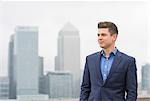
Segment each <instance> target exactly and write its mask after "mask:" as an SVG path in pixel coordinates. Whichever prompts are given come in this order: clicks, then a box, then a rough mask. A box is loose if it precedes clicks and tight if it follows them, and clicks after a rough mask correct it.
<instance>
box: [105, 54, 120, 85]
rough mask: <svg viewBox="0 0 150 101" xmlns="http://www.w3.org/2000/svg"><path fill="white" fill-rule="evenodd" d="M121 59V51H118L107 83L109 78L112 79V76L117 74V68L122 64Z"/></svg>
mask: <svg viewBox="0 0 150 101" xmlns="http://www.w3.org/2000/svg"><path fill="white" fill-rule="evenodd" d="M121 59H122V57H121V54H120V52H119V51H117V54H116V56H115V58H114V61H113V63H112V66H111V69H110V72H109V74H108V76H107V79H106V81H107V80H108V79H109V78H111V76H112V74H113V73H114V72H115V70H117V67H118V65H119V63H120V62H121ZM106 81H105V82H106Z"/></svg>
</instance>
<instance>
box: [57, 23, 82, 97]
mask: <svg viewBox="0 0 150 101" xmlns="http://www.w3.org/2000/svg"><path fill="white" fill-rule="evenodd" d="M55 70H57V71H69V72H71V74H72V75H73V88H74V89H73V96H74V97H79V89H80V38H79V31H78V30H77V28H75V27H74V26H73V25H72V24H71V23H67V24H66V25H65V26H64V27H63V28H62V29H61V30H60V32H59V36H58V55H57V56H56V57H55Z"/></svg>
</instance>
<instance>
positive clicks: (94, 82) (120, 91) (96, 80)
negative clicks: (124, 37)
mask: <svg viewBox="0 0 150 101" xmlns="http://www.w3.org/2000/svg"><path fill="white" fill-rule="evenodd" d="M100 58H101V54H100V52H97V53H94V54H92V55H89V56H87V58H86V63H85V68H84V73H83V80H82V84H81V93H80V101H136V99H137V69H136V64H135V58H133V57H130V56H128V55H126V54H124V53H121V52H119V51H117V54H116V55H115V58H114V61H113V63H112V66H111V69H110V73H109V75H108V77H107V79H106V81H105V82H103V78H102V74H101V69H100ZM125 92H126V93H125ZM125 95H126V96H125Z"/></svg>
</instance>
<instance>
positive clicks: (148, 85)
mask: <svg viewBox="0 0 150 101" xmlns="http://www.w3.org/2000/svg"><path fill="white" fill-rule="evenodd" d="M142 89H143V90H146V91H147V93H148V94H150V64H145V65H144V66H142Z"/></svg>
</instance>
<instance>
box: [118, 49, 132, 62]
mask: <svg viewBox="0 0 150 101" xmlns="http://www.w3.org/2000/svg"><path fill="white" fill-rule="evenodd" d="M118 53H119V54H120V55H121V56H122V57H123V58H125V59H128V60H135V58H134V57H133V56H130V55H128V54H126V53H123V52H120V51H118Z"/></svg>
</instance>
